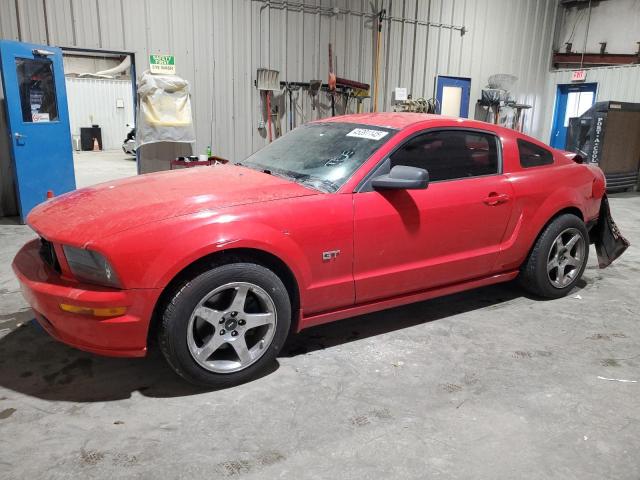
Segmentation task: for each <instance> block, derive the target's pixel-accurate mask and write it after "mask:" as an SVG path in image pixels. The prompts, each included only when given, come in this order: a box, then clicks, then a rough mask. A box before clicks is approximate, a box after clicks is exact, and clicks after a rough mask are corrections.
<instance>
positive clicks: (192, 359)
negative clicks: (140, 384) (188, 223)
mask: <svg viewBox="0 0 640 480" xmlns="http://www.w3.org/2000/svg"><path fill="white" fill-rule="evenodd" d="M290 325H291V302H290V299H289V295H288V292H287V289H286V288H285V286H284V284H283V283H282V281H281V280H280V278H279V277H278V276H277V275H276V274H275V273H273V272H272V271H271V270H269V269H267V268H265V267H262V266H260V265H256V264H253V263H233V264H228V265H222V266H219V267H216V268H213V269H211V270H209V271H206V272H204V273H201V274H199V275H197V276H196V277H195V278H193V279H191V280H189V281H187V282H185V283H183V284H182V285H180V286H179V287H178V288H176V290H175V293H174V294H173V295H172V297H171V298H170V300H169V301H168V302H167V304H166V307H165V308H164V312H163V314H162V321H161V324H160V328H159V332H158V338H159V344H160V348H161V350H162V353H163V354H164V356H165V358H166V359H167V361H168V363H169V365H170V366H171V367H172V368H173V369H174V370H175V371H176V373H178V374H179V375H180V376H182V377H183V378H185V379H186V380H188V381H189V382H192V383H195V384H198V385H203V386H207V387H214V388H225V387H230V386H233V385H237V384H240V383H244V382H246V381H248V380H251V379H253V378H255V377H257V376H259V375H260V374H261V373H264V371H265V370H266V369H267V368H268V367H269V365H271V364H273V362H274V361H275V358H276V356H277V355H278V353H279V352H280V350H281V349H282V346H283V345H284V341H285V340H286V337H287V335H288V332H289V327H290Z"/></svg>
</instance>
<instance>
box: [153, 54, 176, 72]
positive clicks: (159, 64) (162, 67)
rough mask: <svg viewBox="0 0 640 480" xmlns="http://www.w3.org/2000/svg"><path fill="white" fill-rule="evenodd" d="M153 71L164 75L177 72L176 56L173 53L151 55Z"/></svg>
mask: <svg viewBox="0 0 640 480" xmlns="http://www.w3.org/2000/svg"><path fill="white" fill-rule="evenodd" d="M149 69H150V70H151V73H159V74H164V75H175V74H176V57H174V56H173V55H149Z"/></svg>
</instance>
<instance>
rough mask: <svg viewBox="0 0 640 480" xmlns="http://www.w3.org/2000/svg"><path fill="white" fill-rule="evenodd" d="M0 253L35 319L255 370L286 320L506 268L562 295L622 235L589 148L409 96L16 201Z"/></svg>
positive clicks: (77, 336) (92, 338)
mask: <svg viewBox="0 0 640 480" xmlns="http://www.w3.org/2000/svg"><path fill="white" fill-rule="evenodd" d="M28 223H29V225H30V226H31V227H32V228H33V229H34V230H35V231H36V232H37V233H38V234H39V235H40V239H38V240H34V241H32V242H29V243H28V244H26V245H25V246H24V247H23V248H22V250H21V251H20V252H19V253H18V255H17V256H16V258H15V260H14V264H13V267H14V270H15V272H16V274H17V276H18V278H19V280H20V282H21V285H22V289H23V292H24V296H25V297H26V299H27V301H28V302H29V303H30V304H31V306H32V307H33V310H34V312H35V315H36V317H37V319H38V321H39V322H40V324H41V325H42V326H43V327H44V328H45V329H46V330H47V331H48V332H49V333H50V334H51V335H52V336H53V337H55V338H57V339H59V340H61V341H62V342H65V343H67V344H69V345H73V346H75V347H77V348H79V349H82V350H87V351H90V352H95V353H99V354H104V355H111V356H126V357H128V356H142V355H144V354H145V353H146V350H147V344H148V341H149V340H150V339H151V338H152V337H153V338H155V337H157V339H158V343H159V345H160V348H161V349H162V351H163V353H164V355H165V356H166V358H167V360H168V362H169V364H170V365H171V366H172V367H173V368H174V369H175V371H176V372H177V373H179V374H180V375H182V376H183V377H184V378H186V379H187V380H189V381H192V382H195V383H199V384H205V385H213V386H228V385H232V384H236V383H239V382H242V381H245V380H247V379H249V378H252V377H254V376H255V375H256V374H258V373H259V372H260V371H262V370H263V369H265V367H267V366H268V365H269V363H270V362H273V361H274V358H275V357H276V355H277V354H278V352H279V350H280V349H281V347H282V345H283V343H284V341H285V339H286V338H287V336H288V334H289V332H290V331H299V330H301V329H304V328H307V327H311V326H314V325H318V324H321V323H325V322H331V321H334V320H339V319H342V318H346V317H351V316H354V315H358V314H363V313H367V312H372V311H376V310H381V309H385V308H390V307H394V306H397V305H402V304H406V303H410V302H415V301H419V300H424V299H428V298H432V297H436V296H440V295H446V294H450V293H453V292H459V291H462V290H467V289H471V288H476V287H479V286H483V285H489V284H493V283H498V282H506V281H509V280H512V279H514V278H516V277H520V279H521V280H522V283H523V285H524V286H525V287H526V288H527V289H528V290H529V291H531V292H533V293H534V294H536V295H538V296H541V297H548V298H554V297H560V296H563V295H565V294H567V293H568V292H569V291H570V290H571V289H572V288H573V287H574V285H575V284H576V282H577V281H578V280H579V279H580V276H581V275H582V273H583V271H584V268H585V265H586V262H587V257H588V253H589V244H590V243H593V242H595V243H596V246H597V248H598V254H599V258H600V260H601V265H603V266H606V264H608V263H610V262H611V261H612V260H613V259H614V258H616V257H617V256H619V255H620V253H621V252H622V251H623V250H624V248H625V246H626V243H625V242H626V241H625V240H624V238H622V237H620V236H619V232H618V231H617V228H616V227H615V224H613V222H612V220H611V217H610V215H609V213H608V204H607V202H606V196H605V180H604V176H603V174H602V172H601V171H600V170H599V169H598V168H597V167H594V166H590V165H586V164H581V163H580V159H579V158H572V157H571V155H569V154H567V153H566V152H560V151H558V150H553V149H550V148H549V147H547V146H545V145H544V144H542V143H540V142H538V141H536V140H534V139H532V138H530V137H527V136H525V135H522V134H520V133H518V132H515V131H512V130H507V129H504V128H500V127H497V126H494V125H489V124H485V123H480V122H475V121H470V120H462V119H453V118H445V117H440V116H429V115H422V114H390V113H387V114H363V115H350V116H344V117H335V118H332V119H330V120H322V121H319V122H315V123H310V124H307V125H304V126H302V127H299V128H297V129H296V130H294V131H293V132H291V133H289V134H287V135H285V136H284V137H282V138H281V139H278V140H277V141H275V142H273V143H272V144H270V145H269V146H267V147H265V148H263V149H262V150H260V151H258V152H257V153H255V154H253V155H252V156H250V157H249V158H247V159H246V160H243V161H242V162H239V163H237V164H235V165H232V164H227V165H218V166H213V167H208V168H193V169H184V170H182V171H172V172H163V173H158V174H152V175H143V176H139V177H135V178H130V179H126V180H120V181H116V182H108V183H104V184H102V185H98V186H95V187H90V188H85V189H82V190H78V191H75V192H72V193H70V194H67V195H63V196H61V197H58V198H56V199H53V200H50V201H48V202H46V203H44V204H42V205H40V206H38V207H37V208H36V209H35V210H34V211H33V212H32V213H31V214H30V215H29V217H28Z"/></svg>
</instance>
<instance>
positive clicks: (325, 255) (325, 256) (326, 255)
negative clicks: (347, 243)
mask: <svg viewBox="0 0 640 480" xmlns="http://www.w3.org/2000/svg"><path fill="white" fill-rule="evenodd" d="M338 255H340V250H329V251H327V252H322V261H323V262H328V261H329V260H333V259H335V258H338Z"/></svg>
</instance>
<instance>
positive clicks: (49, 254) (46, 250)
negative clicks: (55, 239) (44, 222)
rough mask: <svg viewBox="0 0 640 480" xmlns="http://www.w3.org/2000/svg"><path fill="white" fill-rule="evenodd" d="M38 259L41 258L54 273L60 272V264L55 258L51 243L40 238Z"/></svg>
mask: <svg viewBox="0 0 640 480" xmlns="http://www.w3.org/2000/svg"><path fill="white" fill-rule="evenodd" d="M40 258H42V261H43V262H44V263H46V264H47V265H49V266H50V267H51V268H52V269H54V270H55V271H56V272H58V273H60V272H61V270H60V262H58V257H57V256H56V251H55V249H54V248H53V243H51V242H50V241H49V240H45V239H44V238H42V237H41V238H40Z"/></svg>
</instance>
